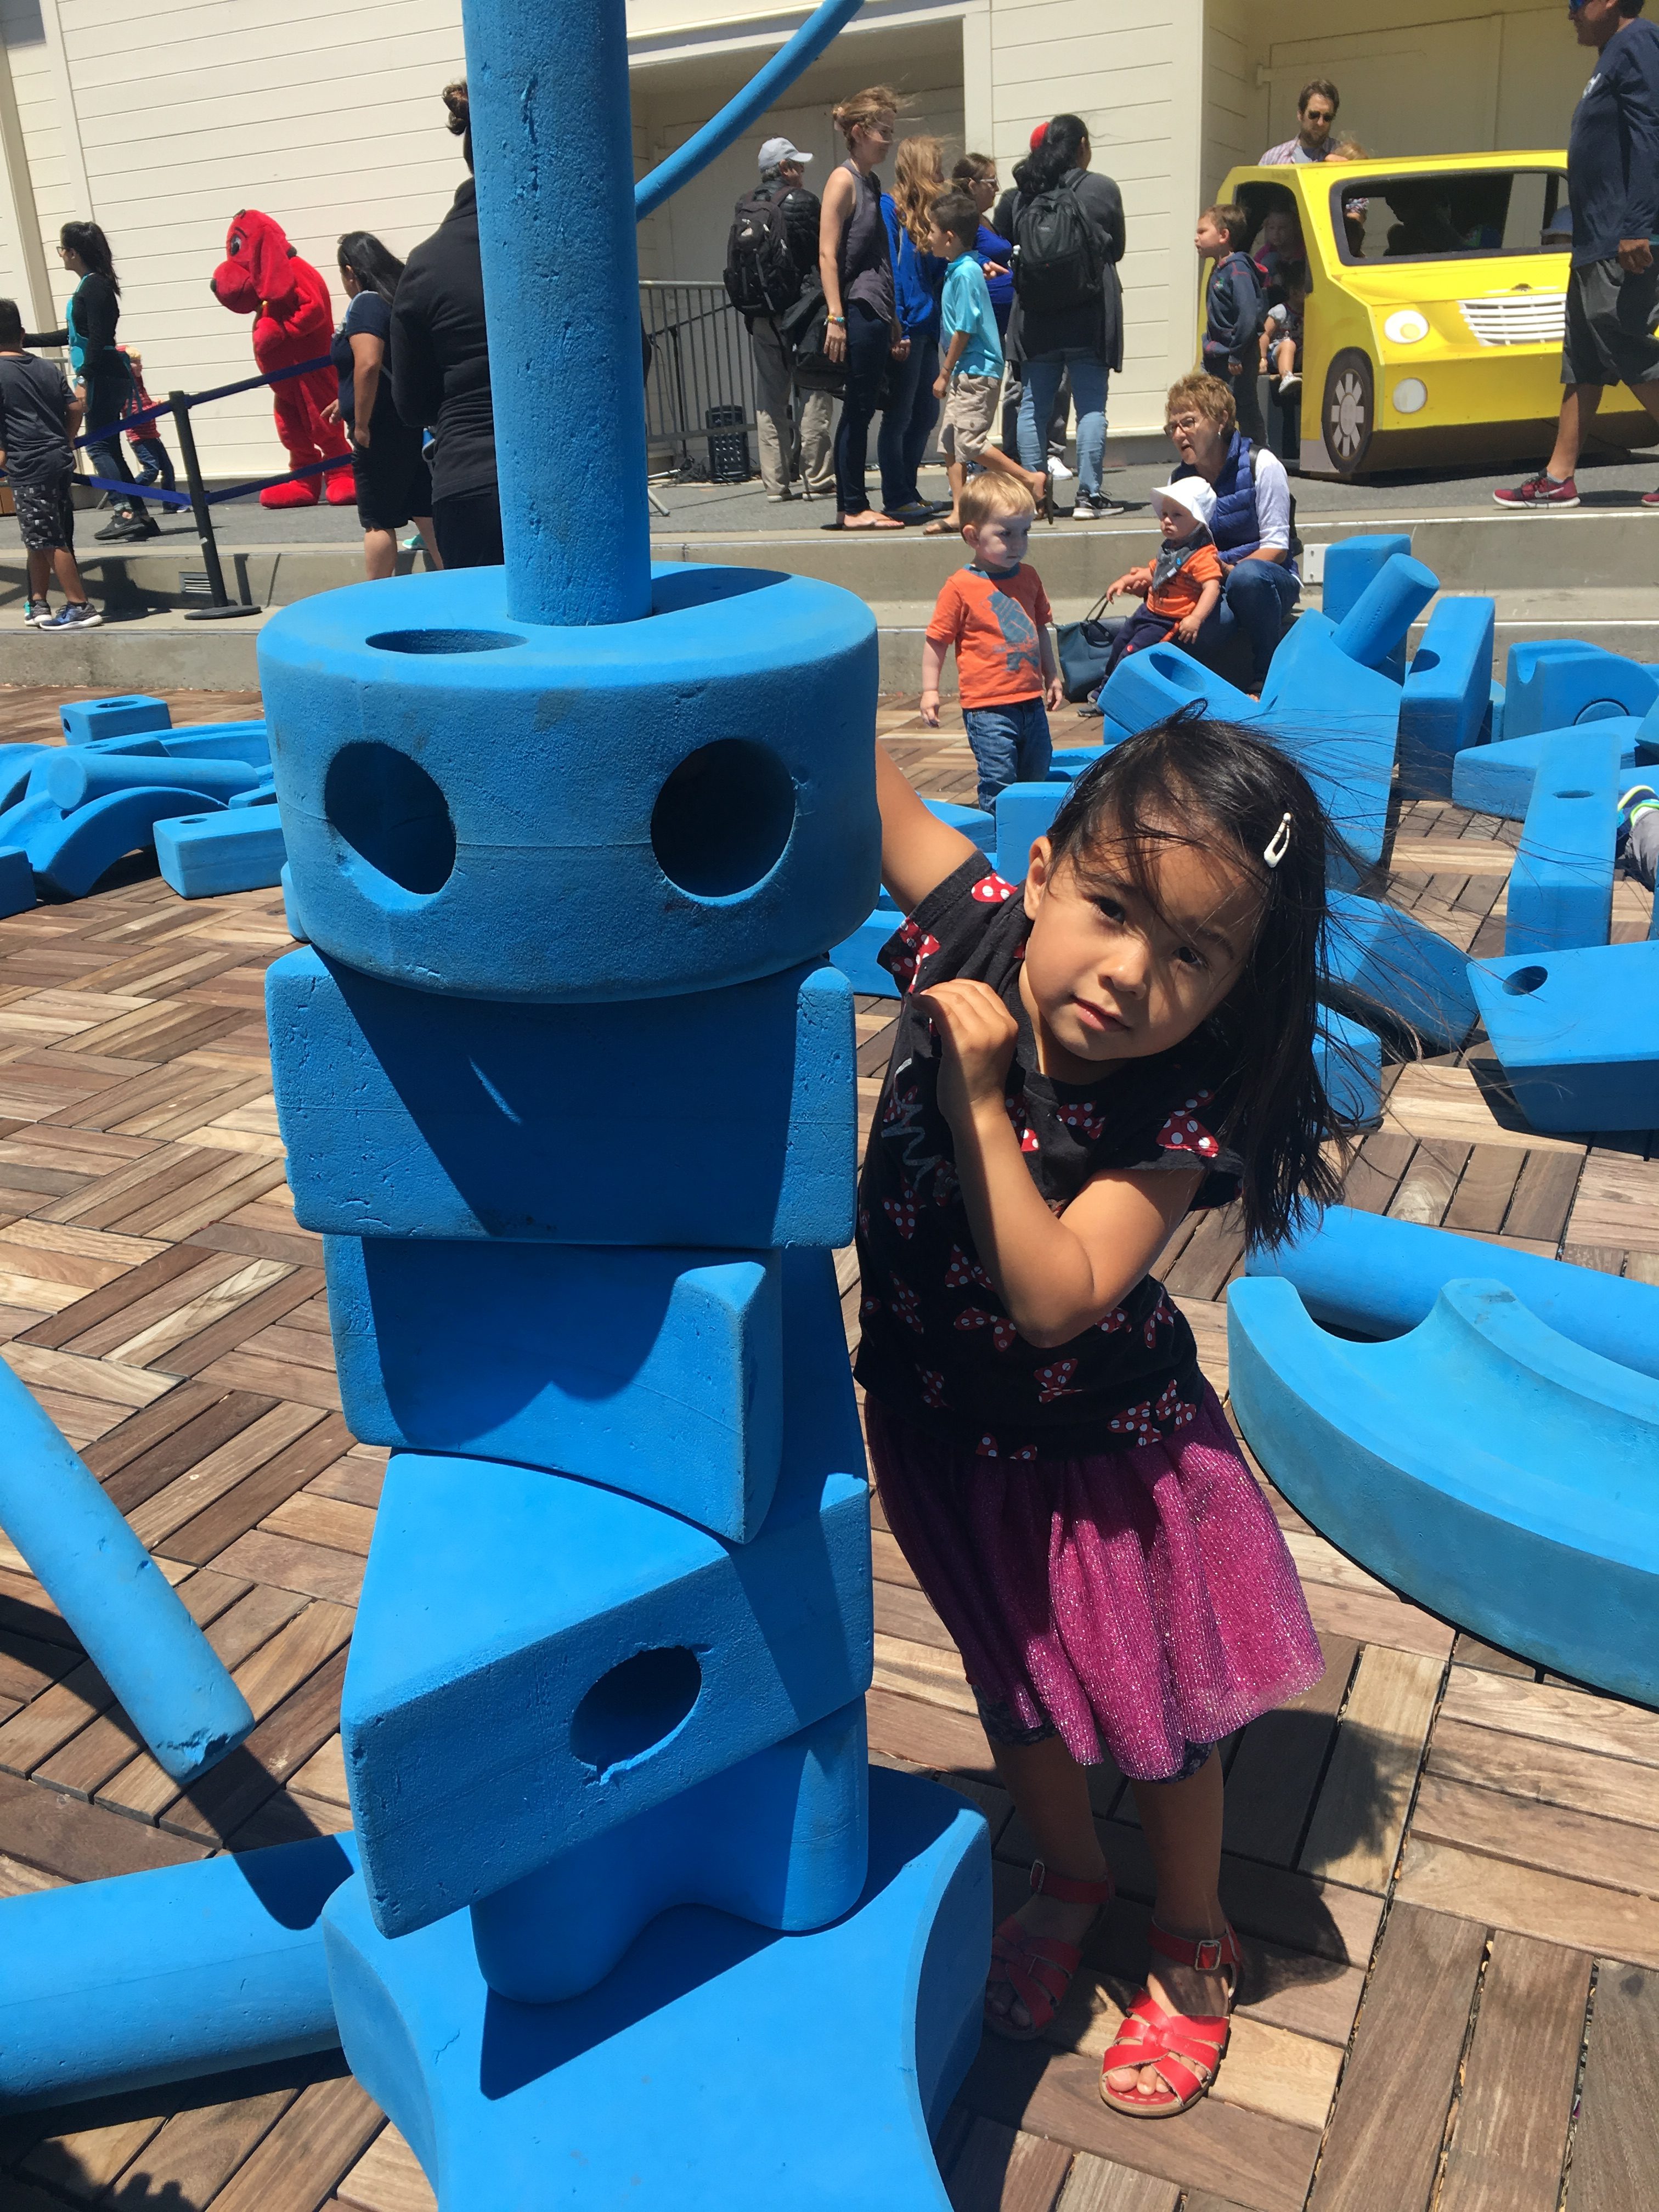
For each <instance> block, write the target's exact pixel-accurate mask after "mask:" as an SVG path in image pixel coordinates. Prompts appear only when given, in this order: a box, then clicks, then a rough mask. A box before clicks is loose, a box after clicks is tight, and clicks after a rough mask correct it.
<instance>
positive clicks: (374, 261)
mask: <svg viewBox="0 0 1659 2212" xmlns="http://www.w3.org/2000/svg"><path fill="white" fill-rule="evenodd" d="M338 254H339V263H340V266H341V268H342V269H349V270H350V271H351V273H352V275H353V276H355V277H356V279H357V282H358V283H359V284H361V285H362V288H363V289H364V290H365V291H366V292H378V293H379V294H380V297H381V298H382V299H383V300H384V301H386V303H387V304H388V306H389V305H390V304H391V302H392V298H393V297H394V295H396V293H397V289H398V278H399V277H400V276H402V275H403V273H404V264H403V263H402V262H401V261H399V260H398V257H397V255H396V254H395V253H394V252H392V248H391V247H390V246H382V245H381V243H380V240H379V239H378V238H376V237H375V235H374V232H373V231H372V230H349V231H347V232H346V234H345V235H344V237H343V238H342V239H341V240H340V244H339V248H338Z"/></svg>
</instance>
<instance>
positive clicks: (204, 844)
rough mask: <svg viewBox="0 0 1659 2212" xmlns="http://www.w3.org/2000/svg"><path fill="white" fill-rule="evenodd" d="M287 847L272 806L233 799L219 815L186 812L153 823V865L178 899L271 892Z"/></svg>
mask: <svg viewBox="0 0 1659 2212" xmlns="http://www.w3.org/2000/svg"><path fill="white" fill-rule="evenodd" d="M240 795H241V797H242V798H244V799H246V798H249V797H252V796H253V794H252V793H249V792H246V791H244V792H243V793H241V794H240ZM286 849H287V848H286V847H285V846H284V844H283V824H282V821H281V819H280V817H279V816H278V814H277V811H276V807H275V805H261V806H242V805H239V804H238V802H237V800H236V799H234V798H233V799H231V800H230V801H229V803H228V805H227V806H226V807H225V809H224V811H222V813H217V814H186V815H182V816H180V817H179V818H178V819H177V820H174V821H168V822H158V823H156V825H155V865H156V866H157V867H158V868H159V869H160V870H161V875H162V878H163V880H164V881H165V882H167V883H168V884H171V885H172V887H173V890H176V891H177V892H178V894H179V897H180V898H217V897H221V896H223V895H224V894H225V893H227V892H228V891H268V890H275V889H276V885H277V884H279V883H281V881H282V879H283V862H284V857H285V854H286Z"/></svg>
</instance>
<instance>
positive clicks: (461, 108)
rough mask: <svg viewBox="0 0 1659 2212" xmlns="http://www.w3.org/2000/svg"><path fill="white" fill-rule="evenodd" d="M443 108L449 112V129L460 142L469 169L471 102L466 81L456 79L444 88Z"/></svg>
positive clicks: (470, 163) (459, 78)
mask: <svg viewBox="0 0 1659 2212" xmlns="http://www.w3.org/2000/svg"><path fill="white" fill-rule="evenodd" d="M443 99H444V106H446V107H447V109H448V110H449V126H448V127H449V129H450V131H452V132H453V135H454V136H455V137H457V138H459V140H460V142H461V155H462V158H463V159H464V161H465V163H466V166H467V167H468V168H469V169H470V168H471V167H472V102H471V97H470V95H469V94H468V92H467V88H466V79H465V77H464V76H460V77H457V78H456V80H455V82H454V83H453V84H447V85H446V86H445V87H444V94H443Z"/></svg>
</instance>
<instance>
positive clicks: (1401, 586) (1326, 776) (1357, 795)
mask: <svg viewBox="0 0 1659 2212" xmlns="http://www.w3.org/2000/svg"><path fill="white" fill-rule="evenodd" d="M1399 561H1400V556H1399V555H1398V554H1395V555H1393V556H1391V557H1390V559H1389V562H1388V563H1387V564H1386V566H1385V567H1384V568H1383V572H1382V574H1380V575H1379V576H1378V577H1377V579H1376V582H1375V583H1374V584H1372V585H1370V586H1368V587H1367V589H1368V592H1377V593H1378V594H1379V598H1378V599H1377V601H1376V602H1374V605H1375V606H1376V609H1377V610H1378V611H1376V615H1375V617H1374V619H1373V617H1371V616H1367V617H1365V625H1364V634H1365V635H1370V636H1372V637H1373V639H1374V641H1375V640H1380V638H1381V637H1382V635H1384V634H1385V633H1386V632H1387V631H1388V629H1389V628H1390V626H1391V625H1392V623H1393V622H1394V621H1395V618H1396V617H1397V616H1398V615H1399V613H1400V611H1401V609H1402V608H1403V606H1404V605H1407V604H1409V603H1410V602H1411V601H1412V600H1413V599H1415V597H1416V595H1417V593H1418V592H1419V591H1420V590H1421V588H1422V581H1421V578H1419V577H1416V576H1413V574H1411V573H1410V572H1411V571H1412V570H1413V569H1416V568H1419V567H1420V565H1421V564H1420V563H1419V562H1407V563H1402V564H1401V565H1402V567H1403V568H1404V569H1405V571H1406V573H1405V574H1403V575H1401V573H1400V571H1399V570H1397V569H1395V562H1399ZM1422 574H1423V576H1427V575H1428V574H1429V572H1428V570H1427V569H1424V570H1423V571H1422ZM1402 595H1403V596H1402ZM1363 606H1364V601H1363V600H1362V601H1361V605H1360V607H1356V609H1355V610H1354V611H1352V613H1351V614H1350V615H1349V616H1348V617H1347V620H1348V621H1349V622H1351V623H1357V622H1358V618H1359V616H1360V612H1361V608H1362V607H1363ZM1390 610H1392V611H1390ZM1400 635H1401V636H1402V637H1403V636H1404V635H1405V631H1404V629H1401V633H1400ZM1150 649H1151V650H1152V651H1153V652H1157V651H1158V650H1159V648H1158V647H1151V648H1150ZM1141 658H1142V656H1141V654H1139V653H1132V654H1131V655H1130V663H1133V661H1136V660H1139V659H1141ZM1130 663H1126V664H1125V665H1130ZM1403 696H1404V695H1403V694H1402V692H1401V688H1400V686H1399V684H1396V683H1395V680H1394V678H1392V677H1391V676H1389V675H1387V674H1385V673H1384V672H1383V671H1382V670H1380V669H1376V668H1371V667H1369V666H1367V665H1365V663H1364V662H1363V661H1359V660H1355V659H1352V658H1351V657H1350V656H1349V654H1348V653H1346V652H1344V651H1343V650H1342V649H1341V647H1340V644H1339V643H1338V641H1337V634H1336V630H1335V628H1334V624H1333V623H1331V621H1330V619H1329V617H1328V616H1325V615H1322V614H1312V613H1310V614H1304V615H1299V616H1298V617H1297V620H1296V623H1295V625H1294V627H1293V628H1292V629H1291V633H1290V635H1289V636H1287V637H1286V638H1285V639H1283V640H1282V641H1281V642H1280V644H1279V650H1278V652H1277V653H1274V655H1273V665H1272V667H1271V668H1269V670H1268V671H1267V682H1266V683H1265V684H1263V685H1262V687H1261V706H1260V708H1259V709H1258V710H1257V713H1256V719H1257V720H1259V721H1260V723H1261V725H1262V728H1261V735H1263V736H1264V737H1270V738H1272V739H1273V743H1274V744H1276V745H1278V746H1279V750H1281V751H1282V752H1285V753H1287V754H1288V755H1289V756H1290V757H1291V759H1292V760H1293V761H1294V762H1295V763H1296V764H1297V767H1298V768H1299V769H1301V770H1302V773H1303V774H1304V775H1305V776H1306V777H1307V779H1308V781H1309V782H1310V784H1311V785H1312V786H1313V788H1314V791H1315V793H1316V796H1317V798H1318V799H1319V803H1320V805H1322V807H1323V808H1324V810H1325V811H1326V814H1327V815H1328V817H1329V819H1330V822H1331V825H1332V827H1333V829H1334V830H1335V831H1336V833H1337V835H1338V836H1340V838H1341V839H1342V841H1343V843H1344V844H1345V845H1346V848H1347V850H1348V852H1349V853H1350V854H1352V860H1353V864H1354V866H1357V867H1358V869H1359V870H1360V871H1362V872H1363V871H1364V870H1365V869H1367V868H1371V867H1375V866H1376V864H1377V862H1378V861H1379V860H1381V859H1382V857H1383V837H1384V834H1385V831H1386V829H1387V826H1388V815H1389V793H1390V790H1391V787H1392V785H1393V781H1394V754H1395V738H1396V737H1397V735H1398V732H1399V726H1400V708H1401V699H1402V697H1403ZM1328 875H1329V879H1330V881H1331V882H1332V883H1334V884H1352V881H1353V880H1354V868H1353V866H1350V865H1349V864H1348V863H1347V862H1346V860H1344V859H1343V858H1342V856H1341V855H1340V854H1333V855H1332V860H1331V866H1330V868H1329V870H1328Z"/></svg>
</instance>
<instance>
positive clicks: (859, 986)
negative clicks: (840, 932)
mask: <svg viewBox="0 0 1659 2212" xmlns="http://www.w3.org/2000/svg"><path fill="white" fill-rule="evenodd" d="M898 926H899V915H898V912H897V909H896V908H895V907H893V906H892V905H891V904H890V903H887V904H884V905H881V906H878V908H876V910H875V912H874V913H873V914H871V915H866V917H865V919H864V920H863V921H861V922H860V924H859V926H858V927H857V928H856V929H855V930H854V932H853V933H852V935H851V936H850V937H843V938H842V941H841V943H840V944H839V945H832V946H831V947H830V951H829V957H830V960H831V961H832V962H833V963H834V964H835V965H836V967H837V968H839V969H840V970H841V972H842V975H845V976H846V978H847V981H848V983H849V984H850V985H851V987H852V988H853V989H854V991H856V992H858V993H859V994H860V996H862V997H864V998H869V999H896V998H899V997H900V996H902V994H901V992H900V990H899V987H898V985H897V984H896V982H895V981H894V980H893V978H892V977H891V976H890V975H889V974H888V972H887V970H886V969H884V967H883V966H882V964H881V963H880V961H879V960H878V959H877V957H876V955H877V954H878V952H879V951H881V948H882V946H883V945H885V944H886V942H887V940H888V939H889V938H890V936H891V935H892V934H893V932H894V931H895V930H896V928H897V927H898Z"/></svg>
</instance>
